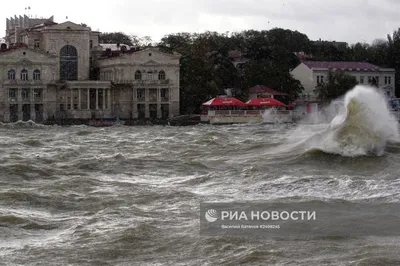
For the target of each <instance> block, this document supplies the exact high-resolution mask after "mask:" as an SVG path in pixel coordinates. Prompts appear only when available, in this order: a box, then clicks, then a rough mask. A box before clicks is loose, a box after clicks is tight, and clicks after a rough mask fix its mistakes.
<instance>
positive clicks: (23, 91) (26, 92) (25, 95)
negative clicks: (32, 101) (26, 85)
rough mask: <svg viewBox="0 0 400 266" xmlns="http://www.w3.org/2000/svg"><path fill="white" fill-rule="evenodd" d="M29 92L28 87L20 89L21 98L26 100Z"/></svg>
mask: <svg viewBox="0 0 400 266" xmlns="http://www.w3.org/2000/svg"><path fill="white" fill-rule="evenodd" d="M29 93H30V89H22V91H21V96H22V99H23V100H28V99H29V98H30V97H29Z"/></svg>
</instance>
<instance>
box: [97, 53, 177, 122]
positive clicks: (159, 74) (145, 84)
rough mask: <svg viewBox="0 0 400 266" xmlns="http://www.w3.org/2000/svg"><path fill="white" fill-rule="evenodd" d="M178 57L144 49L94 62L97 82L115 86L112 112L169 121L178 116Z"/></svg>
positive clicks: (102, 58) (126, 115)
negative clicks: (97, 77)
mask: <svg viewBox="0 0 400 266" xmlns="http://www.w3.org/2000/svg"><path fill="white" fill-rule="evenodd" d="M179 58H180V55H179V54H166V53H162V52H160V51H159V50H158V49H156V48H147V49H144V50H141V51H135V52H133V53H122V54H121V55H119V56H116V57H113V56H111V57H109V56H105V57H101V58H99V59H98V60H96V66H97V67H98V68H99V71H100V80H102V81H111V82H112V83H113V84H115V85H116V86H118V90H115V91H114V102H113V104H114V105H115V107H116V108H115V109H116V110H117V111H118V112H119V115H120V116H122V117H130V116H131V117H132V118H134V119H136V118H146V117H150V118H164V119H165V118H169V117H172V116H173V115H177V114H179Z"/></svg>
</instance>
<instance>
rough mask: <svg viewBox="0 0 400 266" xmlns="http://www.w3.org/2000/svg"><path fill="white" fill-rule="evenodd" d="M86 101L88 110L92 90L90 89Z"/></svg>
mask: <svg viewBox="0 0 400 266" xmlns="http://www.w3.org/2000/svg"><path fill="white" fill-rule="evenodd" d="M86 100H87V108H86V109H88V110H89V109H90V89H89V88H88V89H87V98H86Z"/></svg>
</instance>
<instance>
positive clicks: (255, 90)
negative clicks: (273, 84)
mask: <svg viewBox="0 0 400 266" xmlns="http://www.w3.org/2000/svg"><path fill="white" fill-rule="evenodd" d="M249 93H269V94H271V95H288V94H287V93H284V92H280V91H276V90H273V89H271V88H268V87H267V86H264V85H256V86H254V87H251V88H250V89H249Z"/></svg>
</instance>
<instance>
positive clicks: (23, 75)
mask: <svg viewBox="0 0 400 266" xmlns="http://www.w3.org/2000/svg"><path fill="white" fill-rule="evenodd" d="M21 80H28V70H26V69H23V70H22V71H21Z"/></svg>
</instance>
